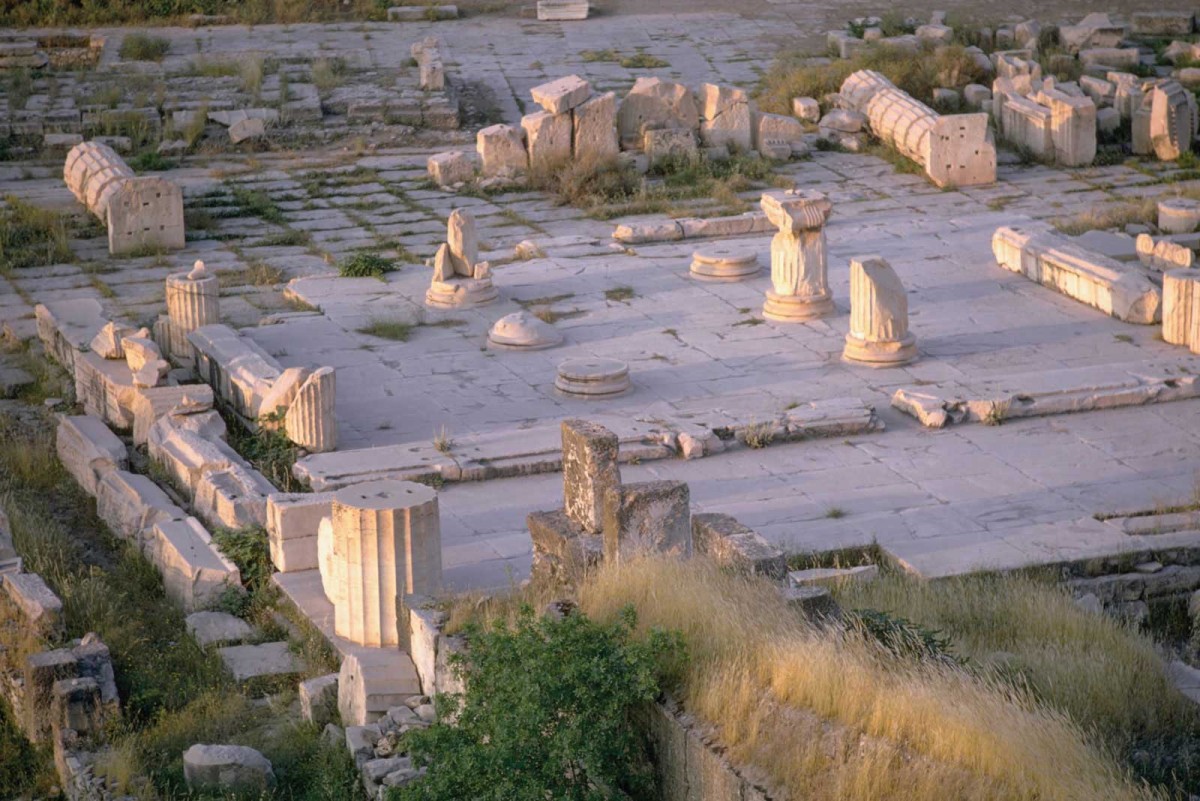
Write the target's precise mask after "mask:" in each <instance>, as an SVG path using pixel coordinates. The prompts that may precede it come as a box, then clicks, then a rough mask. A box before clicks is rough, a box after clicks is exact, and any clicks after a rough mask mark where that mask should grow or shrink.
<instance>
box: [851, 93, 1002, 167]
mask: <svg viewBox="0 0 1200 801" xmlns="http://www.w3.org/2000/svg"><path fill="white" fill-rule="evenodd" d="M842 96H843V97H844V98H846V99H847V101H848V102H849V103H850V105H851V107H853V108H854V109H856V110H858V111H859V112H860V113H862V114H865V115H866V116H867V119H868V120H869V121H870V125H871V131H872V132H873V133H874V134H875V135H876V136H877V137H879V138H880V139H882V140H883V141H884V142H885V143H887V144H889V145H891V146H892V147H895V148H896V149H897V150H899V151H900V152H901V153H903V154H904V155H905V156H907V157H908V158H910V159H912V160H913V161H915V162H917V163H918V164H920V165H921V166H922V167H924V168H925V173H926V175H928V176H929V180H931V181H933V182H934V183H935V184H937V185H938V186H977V185H980V184H990V183H994V182H995V181H996V146H995V144H994V143H993V141H992V136H991V132H990V130H989V128H988V121H987V115H986V114H949V115H940V114H938V113H937V112H936V111H934V110H933V109H931V108H929V107H928V106H926V105H925V104H923V103H921V102H919V101H917V100H915V99H913V98H912V97H911V96H909V95H908V94H906V93H905V92H902V91H900V90H899V89H897V88H896V87H895V86H894V85H892V83H891V81H889V80H888V79H887V78H885V77H883V76H882V75H880V74H879V73H877V72H873V71H871V70H860V71H858V72H855V73H853V74H851V75H850V76H849V77H848V78H846V80H845V82H844V83H843V84H842Z"/></svg>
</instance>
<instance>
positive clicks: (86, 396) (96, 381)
mask: <svg viewBox="0 0 1200 801" xmlns="http://www.w3.org/2000/svg"><path fill="white" fill-rule="evenodd" d="M74 364H75V368H74V369H75V397H76V398H77V399H78V400H79V402H80V403H81V404H82V405H83V410H84V411H85V412H87V413H88V414H90V415H92V416H93V417H99V418H100V419H102V420H104V421H105V422H106V423H108V424H109V425H110V426H112V427H113V428H117V429H121V430H126V429H129V428H132V427H133V398H134V395H135V393H136V389H137V388H136V387H135V386H134V384H133V371H132V370H130V369H129V366H128V365H127V364H125V362H124V361H123V360H121V361H117V360H114V359H103V358H101V357H100V356H99V355H98V354H96V353H94V352H92V351H84V352H79V353H76V354H75V358H74Z"/></svg>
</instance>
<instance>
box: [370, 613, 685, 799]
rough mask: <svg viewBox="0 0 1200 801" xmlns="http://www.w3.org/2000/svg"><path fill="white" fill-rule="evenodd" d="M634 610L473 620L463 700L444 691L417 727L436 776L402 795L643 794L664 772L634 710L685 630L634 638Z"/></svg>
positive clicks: (397, 795)
mask: <svg viewBox="0 0 1200 801" xmlns="http://www.w3.org/2000/svg"><path fill="white" fill-rule="evenodd" d="M635 622H636V621H635V616H634V613H633V611H632V609H627V610H626V611H625V613H624V615H623V616H622V619H621V620H618V621H616V622H614V623H611V624H601V623H595V622H593V621H591V620H589V619H588V618H586V617H584V616H583V615H582V614H578V613H570V614H567V615H566V616H565V617H563V618H562V619H560V620H556V619H553V618H550V617H541V618H537V617H535V616H534V614H533V611H532V609H530V608H529V607H525V608H524V609H523V610H521V612H520V613H519V614H518V615H517V618H516V621H515V623H514V624H513V625H512V626H509V625H508V624H507V623H504V622H498V623H497V624H496V625H495V626H494V627H493V628H491V629H489V630H480V629H478V628H473V627H470V626H469V627H468V629H467V636H468V640H469V641H470V643H471V648H470V651H469V652H468V653H467V655H466V656H465V657H463V658H452V659H454V668H455V669H456V670H457V671H458V672H459V675H460V676H461V677H462V678H463V679H464V680H465V682H466V692H465V693H464V694H463V695H462V696H439V698H438V699H437V705H438V711H439V718H440V719H441V720H446V719H447V716H451V715H457V716H458V718H457V723H456V724H454V725H449V724H446V723H441V722H439V723H436V724H434V725H433V726H431V727H430V728H428V729H426V730H423V731H420V730H418V731H414V732H410V733H409V735H408V740H407V745H408V748H409V753H410V754H411V755H412V757H413V761H414V764H415V765H417V766H423V767H426V768H427V770H428V772H427V773H426V774H425V775H424V776H423V777H422V778H421V779H420V780H418V781H417V782H415V783H414V784H411V785H409V786H407V787H404V788H401V789H398V790H394V791H392V794H391V799H392V801H461V799H467V798H469V799H475V800H476V801H488V800H491V801H560V800H561V801H568V800H569V801H576V800H579V801H600V800H601V799H610V798H620V797H623V796H622V795H621V794H622V793H623V792H628V793H631V794H634V795H635V797H639V796H644V795H646V794H648V792H649V791H650V790H651V789H652V787H653V777H652V774H651V772H650V769H649V765H648V762H647V760H646V758H645V754H644V752H643V746H642V743H641V741H640V739H639V737H638V735H637V734H636V729H635V727H634V725H633V721H632V715H633V714H634V713H635V710H636V709H637V708H638V707H640V706H641V705H643V704H646V703H648V702H651V701H653V700H654V698H655V697H656V696H657V695H658V692H659V666H660V665H661V664H662V660H663V659H664V658H665V655H666V654H668V653H671V652H674V653H676V654H678V653H679V651H680V650H681V648H682V645H681V641H680V639H679V638H678V637H677V636H672V635H667V634H665V633H663V632H654V633H652V634H651V636H650V637H649V638H648V639H647V640H645V641H636V640H634V639H633V638H631V636H630V635H631V632H632V631H633V627H634V624H635Z"/></svg>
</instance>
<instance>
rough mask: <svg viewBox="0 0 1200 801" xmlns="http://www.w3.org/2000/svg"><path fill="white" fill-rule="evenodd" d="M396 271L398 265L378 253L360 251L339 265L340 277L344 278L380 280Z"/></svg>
mask: <svg viewBox="0 0 1200 801" xmlns="http://www.w3.org/2000/svg"><path fill="white" fill-rule="evenodd" d="M395 270H396V263H395V262H394V261H392V260H390V259H385V258H384V257H383V256H380V255H379V254H378V253H367V252H364V251H359V252H358V253H355V254H354V255H353V256H351V257H350V258H348V259H343V260H342V261H341V262H340V263H339V264H338V275H340V276H342V277H343V278H378V279H380V280H383V276H384V274H385V273H390V272H393V271H395Z"/></svg>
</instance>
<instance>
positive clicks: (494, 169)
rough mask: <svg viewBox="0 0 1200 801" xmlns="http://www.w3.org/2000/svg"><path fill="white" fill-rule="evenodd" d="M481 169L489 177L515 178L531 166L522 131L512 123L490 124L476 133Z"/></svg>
mask: <svg viewBox="0 0 1200 801" xmlns="http://www.w3.org/2000/svg"><path fill="white" fill-rule="evenodd" d="M475 150H476V152H477V153H478V154H479V160H480V162H481V163H482V166H481V170H482V172H483V174H484V175H485V176H487V177H489V178H495V177H504V178H514V177H516V176H518V175H522V174H524V173H525V172H526V170H528V168H529V155H528V153H526V151H525V140H524V139H523V138H522V134H521V131H520V130H518V129H516V128H514V127H513V126H511V125H503V124H501V125H490V126H488V127H487V128H482V129H480V131H479V133H477V134H476V135H475Z"/></svg>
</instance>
